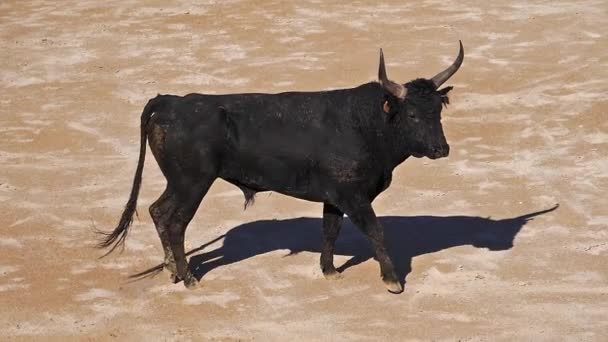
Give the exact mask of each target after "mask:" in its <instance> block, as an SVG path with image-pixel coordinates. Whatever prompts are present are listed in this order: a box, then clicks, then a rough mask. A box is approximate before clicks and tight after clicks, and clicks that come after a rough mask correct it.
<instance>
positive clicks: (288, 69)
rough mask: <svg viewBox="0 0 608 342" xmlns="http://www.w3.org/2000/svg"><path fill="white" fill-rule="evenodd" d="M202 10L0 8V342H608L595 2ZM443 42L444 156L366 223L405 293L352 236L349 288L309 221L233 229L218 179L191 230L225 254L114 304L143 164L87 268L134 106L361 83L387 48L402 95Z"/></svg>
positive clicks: (132, 251)
mask: <svg viewBox="0 0 608 342" xmlns="http://www.w3.org/2000/svg"><path fill="white" fill-rule="evenodd" d="M197 3H198V4H197V5H193V4H192V3H190V2H189V1H133V0H121V1H114V0H106V1H84V0H83V1H15V0H3V1H1V2H0V44H1V45H0V80H1V83H0V91H1V94H0V132H1V133H0V134H1V135H0V165H2V166H0V183H1V184H0V201H1V203H2V205H1V209H2V213H3V214H2V215H1V216H0V308H1V309H0V335H1V338H0V339H1V340H6V339H9V340H12V339H16V340H22V339H23V340H29V339H55V340H61V341H63V340H65V338H69V339H74V340H79V339H91V340H109V339H119V340H133V339H139V340H189V339H192V340H201V339H213V340H232V339H240V340H259V341H266V340H301V341H311V340H316V341H320V340H336V341H340V340H347V341H357V340H395V341H396V340H410V339H411V340H416V339H420V340H429V339H433V340H458V339H460V340H473V341H477V340H486V341H490V340H504V341H513V340H528V341H530V340H534V341H537V340H545V341H555V340H571V341H606V340H607V338H608V272H607V271H608V265H607V263H606V261H607V256H608V231H607V229H606V228H607V224H608V210H607V209H606V208H607V207H608V203H607V198H608V197H607V196H606V190H607V189H608V179H607V177H608V124H607V121H608V120H607V119H608V116H607V113H606V111H607V108H608V106H607V105H608V103H607V100H606V94H608V72H607V70H608V41H607V37H606V28H608V13H607V11H608V5H607V3H606V1H605V0H599V1H567V0H565V1H534V2H530V1H521V0H519V1H505V0H498V1H491V2H488V1H458V2H456V1H454V2H449V1H448V2H446V1H432V0H425V1H418V2H414V1H392V2H386V3H385V4H382V5H379V4H375V3H373V2H371V1H370V2H364V1H357V2H351V3H350V4H347V2H346V1H345V2H339V3H338V2H336V3H335V4H329V3H327V2H325V1H297V2H293V3H291V4H288V3H286V2H283V1H256V2H253V1H200V2H197ZM458 39H462V40H463V42H464V46H465V49H466V58H465V62H464V65H463V67H462V68H461V71H460V72H458V73H457V74H456V75H455V76H454V77H453V78H452V80H450V82H449V84H452V85H454V86H455V89H454V90H453V92H452V96H451V99H452V105H451V106H450V107H449V108H448V110H447V111H445V114H444V117H445V119H444V128H445V131H446V135H447V138H448V140H449V142H450V143H451V146H452V151H453V152H452V154H451V155H450V157H449V158H447V159H442V160H438V161H430V160H428V159H418V160H411V161H408V162H406V163H405V164H404V165H402V166H401V167H399V168H398V169H397V170H396V171H395V174H394V181H393V185H392V187H391V188H390V189H389V190H388V191H387V192H386V193H384V194H383V195H382V196H381V197H380V198H379V199H377V201H376V203H375V208H376V209H377V212H378V213H379V215H382V216H385V218H384V219H383V221H384V223H385V225H386V229H387V235H388V236H389V238H390V240H391V242H390V246H391V248H392V249H391V250H392V254H393V255H394V256H395V258H396V259H397V263H398V265H399V268H400V272H401V273H402V274H403V275H404V276H406V287H405V292H404V293H402V294H401V295H391V294H389V293H387V292H386V290H385V289H384V285H383V284H382V282H381V281H380V279H379V271H378V266H377V263H376V262H375V261H374V260H373V259H371V258H370V252H369V248H368V245H367V242H366V240H365V238H364V237H363V236H361V235H360V234H359V233H358V232H357V231H356V230H355V229H353V228H352V226H350V224H349V225H348V226H347V227H346V228H345V230H344V231H343V235H342V236H341V238H340V239H339V241H338V252H339V253H340V254H341V256H338V257H337V258H336V259H337V260H336V263H337V265H342V264H344V263H346V266H348V267H343V268H346V270H345V271H344V273H343V279H341V280H336V281H327V280H325V279H323V277H322V275H321V273H320V271H319V269H318V257H319V246H320V219H319V217H320V213H321V205H319V204H315V203H308V202H304V201H298V200H294V199H290V198H286V197H283V196H281V195H279V194H262V195H260V196H258V200H257V202H256V205H255V206H253V207H252V208H250V209H248V210H247V211H245V212H243V210H242V205H243V199H242V196H241V194H240V192H239V191H237V189H235V188H233V187H231V186H229V185H227V184H226V183H223V182H220V181H218V182H217V183H216V184H215V185H214V187H213V188H212V190H211V192H210V194H209V195H208V196H207V197H206V199H205V201H204V202H203V205H202V206H201V209H200V210H199V212H198V215H197V216H196V218H195V219H194V221H193V222H192V223H191V225H190V229H189V231H188V233H187V247H188V248H196V247H198V246H200V245H202V244H204V243H206V242H207V241H210V240H213V239H215V238H217V237H219V236H221V235H222V234H226V238H225V239H220V240H219V241H218V242H216V243H214V244H213V245H211V246H208V247H207V248H206V249H205V250H204V251H202V252H199V253H209V254H203V255H202V256H198V257H195V258H194V259H195V261H199V266H198V270H197V272H199V274H203V273H205V274H204V277H203V280H202V283H201V286H200V287H199V288H198V289H196V290H194V291H188V290H185V289H184V288H183V286H182V285H181V284H175V285H172V284H170V283H169V281H168V279H167V276H166V275H165V274H161V275H159V276H157V277H154V278H150V279H144V280H141V281H138V282H134V283H127V282H126V276H127V275H128V274H131V273H134V272H137V271H141V270H143V269H145V268H147V267H150V266H153V265H155V264H156V263H158V262H160V261H161V257H162V251H161V248H160V243H159V240H158V237H157V235H156V232H155V230H154V228H153V224H152V222H151V220H150V217H149V215H148V213H147V207H148V206H149V205H150V204H151V203H152V202H153V201H154V200H155V199H156V198H157V197H158V195H159V194H160V192H161V190H162V189H163V187H164V179H163V177H162V175H161V174H160V172H159V170H158V168H157V167H156V165H155V163H154V161H153V158H148V160H147V162H146V168H145V170H144V183H143V190H142V193H141V196H140V201H139V214H140V215H139V220H136V222H135V224H134V227H133V230H132V234H131V235H130V237H129V239H128V241H127V247H126V250H125V251H124V253H122V254H121V255H113V256H111V257H108V258H105V259H102V260H98V259H97V257H98V256H99V255H100V254H101V252H100V251H99V250H95V249H93V248H92V246H93V244H94V243H95V241H94V238H95V237H94V235H93V234H92V231H91V230H92V227H93V226H95V227H97V228H100V229H106V230H107V229H112V228H113V227H114V224H115V223H116V222H117V220H118V217H119V215H120V213H121V210H122V207H123V205H124V203H125V202H126V199H127V196H128V193H129V190H130V186H131V180H132V176H133V173H134V170H135V165H136V160H137V153H138V146H139V140H138V139H139V128H138V124H139V114H140V112H141V109H142V108H143V106H144V104H145V103H146V101H147V99H148V98H150V97H153V96H155V95H156V94H157V93H174V94H186V93H189V92H206V93H224V92H246V91H257V92H279V91H286V90H317V89H331V88H341V87H351V86H356V85H358V84H361V83H365V82H367V81H370V80H373V79H374V77H375V74H376V70H377V59H378V55H377V54H378V48H379V47H383V48H384V51H385V55H386V58H387V62H388V72H389V77H391V78H393V79H396V80H399V81H403V82H405V81H407V80H410V79H413V78H415V77H419V76H425V77H430V76H432V75H434V74H435V73H436V72H438V71H439V70H441V69H442V68H444V67H445V66H446V65H448V63H450V62H451V61H452V60H453V58H454V57H455V55H456V52H457V42H458ZM556 203H559V205H560V206H559V208H558V209H557V210H554V211H552V212H548V213H544V214H539V215H537V216H536V217H535V218H534V219H533V220H527V219H526V217H522V215H527V214H531V213H534V212H537V211H540V210H544V209H549V208H551V207H553V205H554V204H556ZM298 218H302V219H298ZM264 220H267V221H264ZM291 251H293V253H291ZM353 256H355V258H353ZM204 260H208V262H207V263H206V264H204V265H200V262H202V261H204Z"/></svg>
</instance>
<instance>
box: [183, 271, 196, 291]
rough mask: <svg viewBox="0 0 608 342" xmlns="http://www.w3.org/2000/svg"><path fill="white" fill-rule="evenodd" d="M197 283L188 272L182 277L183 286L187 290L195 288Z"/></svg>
mask: <svg viewBox="0 0 608 342" xmlns="http://www.w3.org/2000/svg"><path fill="white" fill-rule="evenodd" d="M197 285H198V280H197V279H196V278H195V277H194V276H192V275H191V274H188V276H187V277H186V279H184V286H185V287H186V288H187V289H188V290H193V289H195V288H196V286H197Z"/></svg>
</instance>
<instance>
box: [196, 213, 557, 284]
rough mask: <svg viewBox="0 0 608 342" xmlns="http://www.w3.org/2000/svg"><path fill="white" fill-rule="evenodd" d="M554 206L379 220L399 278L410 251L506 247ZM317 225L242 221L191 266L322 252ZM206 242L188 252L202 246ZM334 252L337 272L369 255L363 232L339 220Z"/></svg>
mask: <svg viewBox="0 0 608 342" xmlns="http://www.w3.org/2000/svg"><path fill="white" fill-rule="evenodd" d="M557 207H558V206H557V205H556V206H555V207H553V208H550V209H546V210H542V211H537V212H533V213H529V214H524V215H522V216H518V217H514V218H509V219H503V220H493V219H491V218H482V217H475V216H411V217H408V216H405V217H400V216H385V217H381V218H380V221H381V222H382V224H383V226H384V228H385V239H386V243H387V248H388V250H389V253H390V254H391V257H392V259H393V262H394V264H395V268H396V271H397V275H398V276H399V279H401V281H402V282H404V281H405V277H406V276H407V274H408V273H409V272H410V271H411V261H412V258H413V257H415V256H418V255H423V254H426V253H432V252H437V251H440V250H443V249H446V248H450V247H454V246H463V245H472V246H475V247H477V248H487V249H489V250H491V251H498V250H507V249H510V248H511V247H513V241H514V239H515V236H516V235H517V234H518V233H519V231H520V230H521V229H522V227H523V226H524V225H525V224H526V223H527V222H528V221H529V220H531V219H533V218H534V217H535V216H538V215H542V214H545V213H548V212H551V211H553V210H555V209H556V208H557ZM321 226H322V220H321V219H320V218H307V217H303V218H296V219H288V220H262V221H255V222H251V223H246V224H242V225H240V226H237V227H235V228H233V229H231V230H230V231H229V232H228V233H226V234H225V236H221V237H225V238H224V242H223V245H222V246H221V247H218V248H217V249H215V250H212V251H209V252H203V253H201V254H198V255H194V256H192V257H191V259H190V268H191V269H192V271H193V273H194V275H195V276H196V277H197V278H198V279H199V280H200V279H201V278H202V277H203V276H204V275H205V274H206V273H207V272H209V271H210V270H212V269H215V268H216V267H220V266H223V265H228V264H232V263H235V262H239V261H241V260H244V259H247V258H251V257H254V256H256V255H260V254H264V253H268V252H271V251H275V250H290V251H291V253H290V254H295V253H298V252H302V251H308V252H315V253H321V241H322V235H321V234H322V233H321ZM221 237H219V238H218V239H216V240H215V241H217V240H219V239H220V238H221ZM208 245H209V244H205V245H203V246H201V247H199V248H197V249H195V250H192V251H190V252H189V253H188V254H193V253H196V252H198V251H201V250H203V249H204V248H205V247H206V246H208ZM335 254H337V255H347V256H352V258H351V259H349V260H348V261H347V262H346V263H344V264H343V265H336V266H338V271H340V272H342V271H344V270H345V269H347V268H349V267H352V266H354V265H357V264H359V263H361V262H364V261H366V260H368V259H370V258H373V257H374V253H373V251H372V249H371V245H370V243H369V241H368V239H367V237H365V236H364V235H363V234H362V233H361V232H360V231H359V230H358V229H357V228H356V227H354V226H353V225H352V223H351V222H350V221H349V220H348V219H345V220H344V226H343V228H342V231H341V233H340V236H339V237H338V240H337V242H336V251H335Z"/></svg>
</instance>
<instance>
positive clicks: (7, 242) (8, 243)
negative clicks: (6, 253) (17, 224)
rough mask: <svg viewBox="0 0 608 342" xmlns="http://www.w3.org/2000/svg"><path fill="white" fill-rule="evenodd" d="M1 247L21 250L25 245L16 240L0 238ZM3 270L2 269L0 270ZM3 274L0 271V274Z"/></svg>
mask: <svg viewBox="0 0 608 342" xmlns="http://www.w3.org/2000/svg"><path fill="white" fill-rule="evenodd" d="M0 246H1V247H11V248H21V247H23V244H22V243H21V242H20V241H19V240H17V239H14V238H0ZM0 270H1V268H0ZM1 273H2V272H1V271H0V274H1Z"/></svg>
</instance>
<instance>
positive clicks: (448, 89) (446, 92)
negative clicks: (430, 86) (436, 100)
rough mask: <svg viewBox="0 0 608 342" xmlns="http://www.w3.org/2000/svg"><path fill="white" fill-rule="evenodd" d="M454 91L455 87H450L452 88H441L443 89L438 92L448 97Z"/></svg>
mask: <svg viewBox="0 0 608 342" xmlns="http://www.w3.org/2000/svg"><path fill="white" fill-rule="evenodd" d="M452 89H454V87H452V86H450V87H445V88H441V89H439V90H437V92H438V93H439V95H441V96H446V95H447V94H448V93H449V92H450V90H452Z"/></svg>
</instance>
